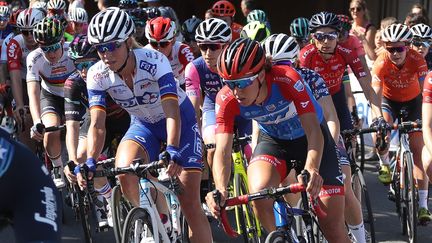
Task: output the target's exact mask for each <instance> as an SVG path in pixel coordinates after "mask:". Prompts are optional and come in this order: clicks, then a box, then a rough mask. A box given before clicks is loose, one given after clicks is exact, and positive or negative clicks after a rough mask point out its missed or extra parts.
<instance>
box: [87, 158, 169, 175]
mask: <svg viewBox="0 0 432 243" xmlns="http://www.w3.org/2000/svg"><path fill="white" fill-rule="evenodd" d="M114 160H115V159H114V158H111V159H106V160H102V161H99V162H98V163H97V164H98V165H99V164H100V165H103V164H107V163H112V162H113V161H114ZM142 162H143V159H134V160H133V161H132V164H131V165H130V166H127V167H114V168H107V169H103V170H97V171H96V172H95V174H94V177H105V176H116V175H120V174H127V173H132V174H136V175H137V176H140V175H142V174H143V173H144V172H146V171H149V170H153V169H160V168H164V167H167V166H168V163H169V162H168V160H166V159H164V160H158V161H153V162H151V163H148V164H142Z"/></svg>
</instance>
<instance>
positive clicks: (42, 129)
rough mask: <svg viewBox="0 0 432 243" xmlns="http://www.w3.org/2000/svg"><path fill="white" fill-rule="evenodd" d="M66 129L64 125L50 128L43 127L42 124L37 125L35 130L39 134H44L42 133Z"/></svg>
mask: <svg viewBox="0 0 432 243" xmlns="http://www.w3.org/2000/svg"><path fill="white" fill-rule="evenodd" d="M65 129H66V125H65V124H63V125H60V126H52V127H45V126H44V125H43V124H42V123H38V124H37V125H36V130H37V131H38V132H39V133H44V132H55V131H62V130H65Z"/></svg>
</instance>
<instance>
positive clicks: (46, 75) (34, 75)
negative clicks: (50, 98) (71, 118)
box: [26, 43, 75, 97]
mask: <svg viewBox="0 0 432 243" xmlns="http://www.w3.org/2000/svg"><path fill="white" fill-rule="evenodd" d="M68 48H69V43H65V44H64V46H63V55H62V57H61V58H60V60H59V61H58V62H57V63H54V64H51V63H49V62H48V61H47V60H46V59H45V56H44V54H43V51H42V49H41V48H37V49H36V50H34V51H32V52H30V53H29V54H28V56H27V78H26V79H27V82H29V81H30V82H31V81H41V83H42V84H41V86H42V88H43V89H44V90H46V91H48V92H49V93H51V94H53V95H56V96H60V97H64V90H63V85H64V82H65V81H66V79H67V78H68V77H69V76H70V75H71V74H72V72H74V71H75V65H74V64H73V61H72V59H70V58H69V57H68V55H67V50H68Z"/></svg>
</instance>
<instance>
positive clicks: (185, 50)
mask: <svg viewBox="0 0 432 243" xmlns="http://www.w3.org/2000/svg"><path fill="white" fill-rule="evenodd" d="M181 53H182V54H184V55H185V57H186V60H187V61H188V62H192V61H193V60H194V59H195V57H194V55H193V53H192V52H191V50H190V49H189V47H188V46H185V47H184V48H183V49H182V50H181Z"/></svg>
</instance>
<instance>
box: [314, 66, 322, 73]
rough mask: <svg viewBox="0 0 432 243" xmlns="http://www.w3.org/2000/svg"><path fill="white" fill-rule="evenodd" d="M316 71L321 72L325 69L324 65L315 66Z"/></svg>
mask: <svg viewBox="0 0 432 243" xmlns="http://www.w3.org/2000/svg"><path fill="white" fill-rule="evenodd" d="M314 71H315V72H317V73H319V72H322V71H324V68H323V67H315V68H314Z"/></svg>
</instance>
